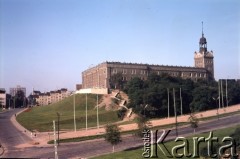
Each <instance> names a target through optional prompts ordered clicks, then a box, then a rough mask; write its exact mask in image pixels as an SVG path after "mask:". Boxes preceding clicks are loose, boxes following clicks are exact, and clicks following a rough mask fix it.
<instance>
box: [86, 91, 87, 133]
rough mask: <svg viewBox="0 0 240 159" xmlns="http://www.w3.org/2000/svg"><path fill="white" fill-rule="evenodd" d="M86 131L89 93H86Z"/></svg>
mask: <svg viewBox="0 0 240 159" xmlns="http://www.w3.org/2000/svg"><path fill="white" fill-rule="evenodd" d="M86 130H87V93H86Z"/></svg>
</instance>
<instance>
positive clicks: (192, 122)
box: [188, 114, 199, 133]
mask: <svg viewBox="0 0 240 159" xmlns="http://www.w3.org/2000/svg"><path fill="white" fill-rule="evenodd" d="M188 121H189V123H190V126H191V127H192V128H193V130H194V133H195V131H196V128H198V122H199V120H198V118H197V117H196V116H195V115H194V114H191V115H190V117H189V118H188Z"/></svg>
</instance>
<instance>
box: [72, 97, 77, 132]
mask: <svg viewBox="0 0 240 159" xmlns="http://www.w3.org/2000/svg"><path fill="white" fill-rule="evenodd" d="M75 109H76V104H75V93H74V94H73V126H74V131H75V132H76V131H77V130H76V129H77V128H76V110H75Z"/></svg>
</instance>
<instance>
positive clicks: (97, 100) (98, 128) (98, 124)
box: [97, 94, 99, 129]
mask: <svg viewBox="0 0 240 159" xmlns="http://www.w3.org/2000/svg"><path fill="white" fill-rule="evenodd" d="M97 128H98V129H99V118H98V94H97Z"/></svg>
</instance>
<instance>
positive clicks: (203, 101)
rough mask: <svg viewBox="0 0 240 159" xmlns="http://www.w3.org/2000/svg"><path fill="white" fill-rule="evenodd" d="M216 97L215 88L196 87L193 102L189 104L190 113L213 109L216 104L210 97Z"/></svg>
mask: <svg viewBox="0 0 240 159" xmlns="http://www.w3.org/2000/svg"><path fill="white" fill-rule="evenodd" d="M216 95H217V90H216V88H213V87H209V86H200V87H196V88H195V89H194V91H193V101H192V102H191V104H190V107H191V109H192V111H194V112H198V111H204V110H208V109H213V108H215V107H216V104H215V102H214V100H213V98H212V97H215V96H216Z"/></svg>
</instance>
